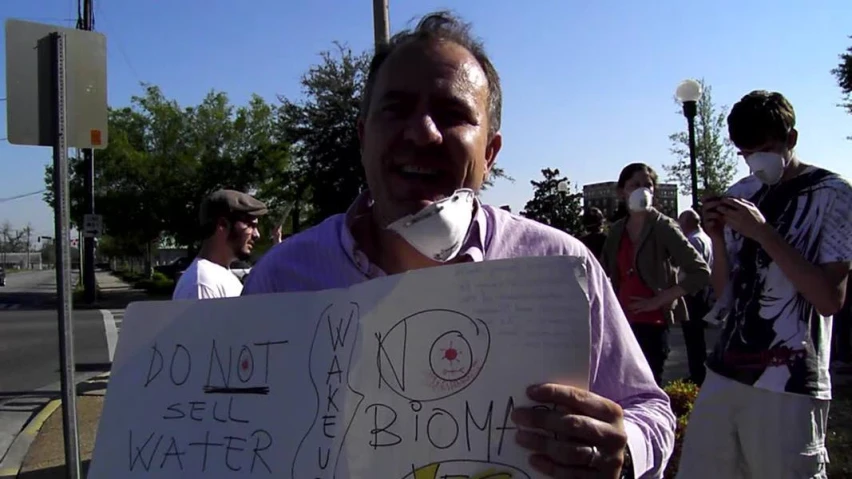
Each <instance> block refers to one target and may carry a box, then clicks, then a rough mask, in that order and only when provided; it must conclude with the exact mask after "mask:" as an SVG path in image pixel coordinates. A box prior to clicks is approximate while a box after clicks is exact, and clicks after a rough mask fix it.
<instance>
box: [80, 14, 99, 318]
mask: <svg viewBox="0 0 852 479" xmlns="http://www.w3.org/2000/svg"><path fill="white" fill-rule="evenodd" d="M78 1H79V0H78ZM82 2H83V18H82V19H78V20H77V28H78V29H80V30H89V31H92V30H94V29H95V12H94V5H93V2H94V0H82ZM82 152H83V166H84V168H83V171H84V172H85V176H84V180H83V189H84V190H85V195H86V209H85V212H86V214H91V215H93V214H95V152H94V150H91V149H89V148H86V149H83V150H82ZM81 219H82V218H81ZM82 240H83V242H82V244H79V243H78V245H77V247H78V248H80V249H81V251H83V257H82V262H81V263H80V271H81V273H82V276H83V287H84V293H83V298H84V300H85V302H87V303H94V302H95V289H96V288H97V285H96V284H95V238H93V237H92V238H82Z"/></svg>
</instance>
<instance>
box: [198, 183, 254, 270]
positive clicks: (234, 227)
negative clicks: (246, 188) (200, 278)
mask: <svg viewBox="0 0 852 479" xmlns="http://www.w3.org/2000/svg"><path fill="white" fill-rule="evenodd" d="M267 212H268V210H267V208H266V205H265V204H264V203H263V202H261V201H259V200H257V199H255V198H253V197H252V196H250V195H248V194H246V193H242V192H239V191H234V190H218V191H214V192H213V193H211V194H210V195H208V196H207V197H206V198H204V201H202V202H201V208H200V215H199V216H200V220H201V232H202V238H203V243H202V247H201V253H200V255H201V256H202V257H203V258H204V259H207V260H209V261H213V262H214V263H217V264H220V265H222V266H224V267H228V266H229V265H230V264H231V263H232V262H233V261H234V260H238V259H239V260H243V261H245V260H247V259H249V257H250V256H251V252H252V248H253V247H254V242H255V241H256V240H257V239H258V238H260V231H259V228H258V224H257V223H258V218H259V217H261V216H263V215H265V214H266V213H267Z"/></svg>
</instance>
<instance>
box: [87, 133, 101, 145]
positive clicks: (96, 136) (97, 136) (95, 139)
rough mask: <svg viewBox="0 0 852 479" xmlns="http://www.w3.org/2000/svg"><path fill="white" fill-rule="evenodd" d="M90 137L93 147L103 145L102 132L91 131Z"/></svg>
mask: <svg viewBox="0 0 852 479" xmlns="http://www.w3.org/2000/svg"><path fill="white" fill-rule="evenodd" d="M89 136H90V137H91V138H90V139H91V142H92V146H100V145H101V141H102V140H101V130H91V131H90V132H89Z"/></svg>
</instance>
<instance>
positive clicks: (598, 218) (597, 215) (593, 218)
mask: <svg viewBox="0 0 852 479" xmlns="http://www.w3.org/2000/svg"><path fill="white" fill-rule="evenodd" d="M603 226H604V214H603V211H601V210H600V209H599V208H595V207H591V208H588V209H587V210H586V211H585V213H583V229H585V230H586V233H600V232H602V231H603Z"/></svg>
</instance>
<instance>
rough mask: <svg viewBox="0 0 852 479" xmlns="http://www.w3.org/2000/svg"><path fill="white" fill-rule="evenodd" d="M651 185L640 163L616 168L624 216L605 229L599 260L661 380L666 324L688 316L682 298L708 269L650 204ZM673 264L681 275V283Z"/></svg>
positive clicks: (702, 281) (703, 280)
mask: <svg viewBox="0 0 852 479" xmlns="http://www.w3.org/2000/svg"><path fill="white" fill-rule="evenodd" d="M656 187H657V173H656V172H655V171H654V170H653V169H652V168H651V167H650V166H648V165H646V164H644V163H633V164H630V165H627V166H626V167H625V168H624V169H623V170H622V171H621V174H620V175H619V177H618V196H619V198H620V200H621V206H620V208H619V211H621V212H622V213H624V214H625V216H623V217H622V218H621V219H619V220H617V221H615V222H614V223H613V224H612V226H611V227H610V231H609V235H608V236H607V240H606V242H605V243H604V248H603V254H602V257H601V264H602V265H603V267H604V269H605V270H606V272H607V274H608V275H609V277H610V280H611V281H612V285H613V288H614V289H615V292H616V294H617V296H618V300H619V302H620V303H621V307H622V309H624V314H625V315H626V316H627V320H628V321H629V322H630V326H631V328H632V329H633V334H634V335H635V336H636V340H637V341H638V342H639V346H640V347H641V348H642V352H643V353H644V354H645V359H647V360H648V364H649V365H650V366H651V372H653V374H654V378H655V379H656V380H657V383H658V384H660V383H662V376H663V366H664V365H665V362H666V358H667V357H668V354H669V337H668V336H669V327H670V325H671V324H673V323H674V322H676V321H688V320H689V319H690V318H689V315H688V314H687V311H686V305H685V303H684V300H683V296H685V295H686V294H691V293H695V292H697V291H699V290H701V289H702V288H704V287H705V286H707V284H709V281H710V268H709V267H708V266H707V263H706V262H705V261H704V260H703V259H702V257H701V255H700V254H699V253H698V251H696V250H695V248H693V247H692V245H691V244H690V243H689V240H688V239H687V238H686V236H684V234H683V232H682V231H681V230H680V227H679V226H678V224H677V222H675V220H674V219H672V218H669V217H667V216H665V215H663V214H662V213H660V212H659V211H657V210H656V209H655V208H654V206H653V203H654V190H655V189H656ZM678 268H679V269H680V270H681V271H682V272H683V273H684V274H683V280H682V281H680V282H678ZM692 320H694V321H700V320H701V318H692Z"/></svg>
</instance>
